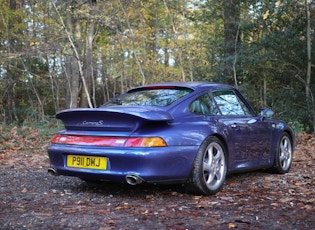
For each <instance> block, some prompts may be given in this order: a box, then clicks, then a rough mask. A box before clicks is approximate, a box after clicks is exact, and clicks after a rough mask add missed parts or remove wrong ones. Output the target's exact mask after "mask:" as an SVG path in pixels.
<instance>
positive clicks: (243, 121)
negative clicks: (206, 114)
mask: <svg viewBox="0 0 315 230" xmlns="http://www.w3.org/2000/svg"><path fill="white" fill-rule="evenodd" d="M212 96H213V99H214V101H215V103H216V105H217V106H218V108H219V111H220V112H221V115H220V116H219V122H220V123H222V124H223V125H224V126H225V129H226V132H227V137H228V140H229V143H230V146H231V148H232V149H231V151H232V152H233V153H232V152H230V153H232V154H231V155H230V159H231V162H230V164H231V165H230V166H231V167H232V168H234V169H242V168H245V167H256V166H260V165H264V164H267V162H268V160H269V158H270V157H269V156H270V144H271V134H272V125H271V124H269V123H267V122H264V120H263V119H261V117H259V116H256V114H255V113H254V111H253V110H252V109H251V108H250V106H248V105H247V104H246V102H245V101H244V99H243V98H242V97H241V96H239V95H238V94H237V92H235V91H233V90H223V91H215V92H213V93H212Z"/></svg>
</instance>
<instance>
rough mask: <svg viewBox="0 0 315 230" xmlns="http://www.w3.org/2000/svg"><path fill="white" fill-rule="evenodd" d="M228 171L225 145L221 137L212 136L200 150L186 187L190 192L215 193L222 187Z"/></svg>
mask: <svg viewBox="0 0 315 230" xmlns="http://www.w3.org/2000/svg"><path fill="white" fill-rule="evenodd" d="M226 172H227V164H226V150H225V146H224V144H223V143H222V141H221V140H220V139H218V138H217V137H214V136H210V137H208V138H207V139H206V140H205V141H204V143H203V144H202V145H201V147H200V149H199V150H198V153H197V156H196V159H195V162H194V167H193V170H192V174H191V177H190V180H189V182H188V183H187V185H186V188H187V190H188V191H189V192H194V193H199V194H209V195H210V194H215V193H217V192H218V191H219V190H220V189H221V188H222V186H223V183H224V180H225V177H226Z"/></svg>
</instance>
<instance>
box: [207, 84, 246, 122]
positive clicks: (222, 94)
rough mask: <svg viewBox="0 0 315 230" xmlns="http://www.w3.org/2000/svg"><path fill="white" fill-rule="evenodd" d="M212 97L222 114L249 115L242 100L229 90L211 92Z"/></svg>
mask: <svg viewBox="0 0 315 230" xmlns="http://www.w3.org/2000/svg"><path fill="white" fill-rule="evenodd" d="M213 98H214V100H215V102H216V103H217V105H218V107H219V109H220V111H221V113H222V115H226V116H233V115H234V116H250V115H252V114H251V112H250V110H249V109H248V108H247V107H246V106H245V104H244V103H243V102H242V100H241V99H240V98H239V97H238V96H237V95H236V94H235V93H234V92H233V91H230V90H227V91H216V92H213Z"/></svg>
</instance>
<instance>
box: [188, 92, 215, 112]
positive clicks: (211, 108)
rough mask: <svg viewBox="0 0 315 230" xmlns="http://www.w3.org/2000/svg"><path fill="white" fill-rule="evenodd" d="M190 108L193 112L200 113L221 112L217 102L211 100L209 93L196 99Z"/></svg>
mask: <svg viewBox="0 0 315 230" xmlns="http://www.w3.org/2000/svg"><path fill="white" fill-rule="evenodd" d="M189 110H190V112H192V113H195V114H200V115H219V114H220V112H219V110H218V109H217V107H216V104H215V102H214V101H213V100H211V98H210V96H209V95H208V94H204V95H202V96H201V97H199V98H197V99H196V100H194V101H193V102H192V103H191V104H190V105H189Z"/></svg>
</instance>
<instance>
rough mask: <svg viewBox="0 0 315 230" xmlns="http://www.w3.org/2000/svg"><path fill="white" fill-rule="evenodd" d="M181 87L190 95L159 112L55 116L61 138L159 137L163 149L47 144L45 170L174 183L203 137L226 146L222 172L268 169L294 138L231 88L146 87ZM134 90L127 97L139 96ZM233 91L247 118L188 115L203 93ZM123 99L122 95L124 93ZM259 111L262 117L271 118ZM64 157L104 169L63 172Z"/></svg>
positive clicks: (137, 109) (114, 110)
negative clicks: (97, 159)
mask: <svg viewBox="0 0 315 230" xmlns="http://www.w3.org/2000/svg"><path fill="white" fill-rule="evenodd" d="M163 86H167V87H187V88H189V89H192V90H193V92H191V93H190V94H187V95H185V96H184V97H182V98H181V99H179V100H178V101H175V102H174V103H172V104H170V105H168V106H165V107H152V106H127V107H126V106H119V105H118V106H112V107H101V108H95V109H71V110H64V111H61V112H59V113H58V114H57V115H56V116H57V118H58V119H61V120H62V121H63V122H64V124H65V130H63V131H60V133H64V134H73V135H87V136H131V137H151V136H158V137H162V138H163V139H164V140H165V141H166V143H167V147H151V148H148V147H146V148H143V147H142V148H140V147H137V148H126V147H100V146H92V147H91V146H80V145H63V144H50V145H49V147H48V155H49V158H50V162H51V166H52V167H53V168H54V169H55V170H56V172H57V173H58V174H60V175H66V176H76V177H80V178H84V179H91V180H108V181H116V182H124V181H125V177H126V175H129V174H133V175H138V176H139V177H140V178H142V179H143V180H144V181H146V182H157V183H158V182H161V183H162V182H178V181H185V180H187V179H188V178H189V176H190V174H191V170H192V167H193V163H194V160H195V157H196V154H197V151H198V149H199V147H200V146H201V145H202V143H203V141H204V140H205V139H206V138H207V137H208V136H212V135H213V136H217V137H218V138H220V139H221V140H222V141H223V142H224V143H225V145H226V149H227V152H228V153H227V154H228V156H227V162H228V172H229V173H232V172H237V171H245V170H251V169H257V168H268V167H271V166H273V164H274V156H275V151H276V147H277V142H278V139H279V136H280V135H281V133H283V132H287V133H288V134H289V135H290V136H291V138H292V142H293V143H294V132H293V130H292V128H291V127H289V126H288V125H287V124H286V123H284V122H282V121H278V120H276V119H273V118H271V117H269V116H267V117H263V116H260V115H257V114H256V112H255V111H254V110H253V109H252V107H251V106H250V105H249V103H248V102H247V101H246V100H245V99H244V98H243V96H242V95H241V94H240V92H239V91H238V90H236V89H234V88H233V87H231V86H228V85H223V84H216V83H205V82H203V83H202V82H187V83H163V84H154V85H150V87H163ZM143 89H145V87H138V88H136V89H133V90H132V92H134V91H137V90H143ZM217 90H233V91H234V92H235V94H236V95H238V97H239V98H240V100H242V101H243V103H244V104H245V105H246V106H247V108H248V110H249V111H250V112H251V113H252V115H251V116H222V115H200V114H194V113H192V112H190V111H189V105H190V103H191V102H192V101H193V100H195V99H196V98H198V97H199V96H200V95H202V94H205V93H211V92H212V91H217ZM127 93H128V92H127ZM271 112H272V111H270V110H264V112H262V114H267V115H268V114H271ZM67 154H75V155H84V156H103V157H107V159H108V169H107V170H105V171H102V170H95V169H77V168H70V167H66V156H67Z"/></svg>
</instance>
